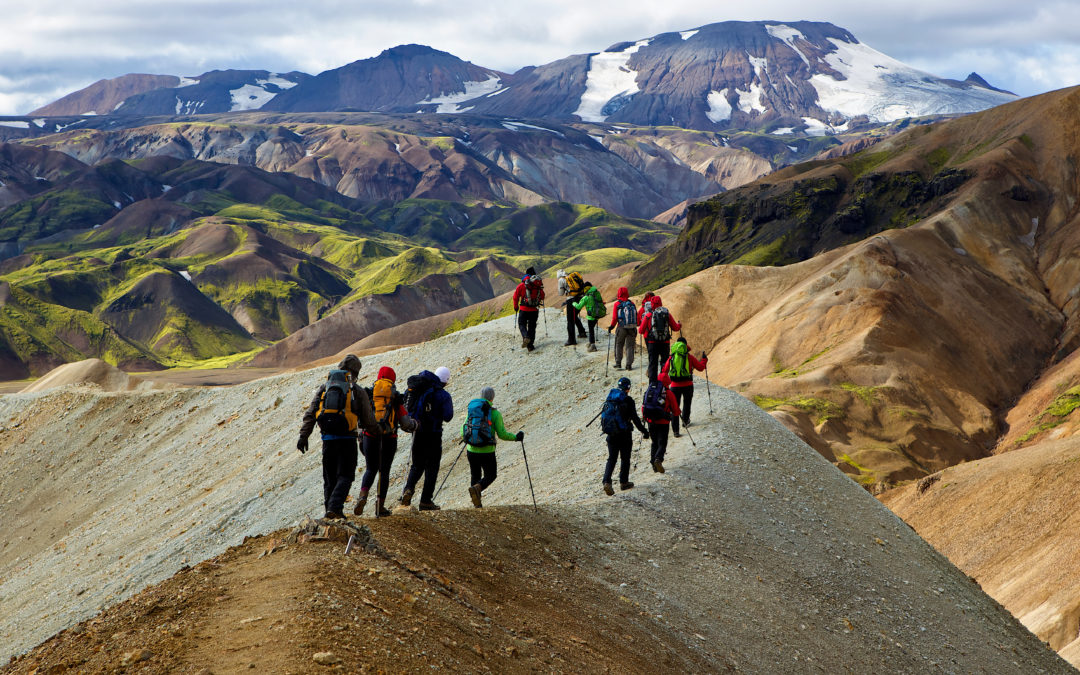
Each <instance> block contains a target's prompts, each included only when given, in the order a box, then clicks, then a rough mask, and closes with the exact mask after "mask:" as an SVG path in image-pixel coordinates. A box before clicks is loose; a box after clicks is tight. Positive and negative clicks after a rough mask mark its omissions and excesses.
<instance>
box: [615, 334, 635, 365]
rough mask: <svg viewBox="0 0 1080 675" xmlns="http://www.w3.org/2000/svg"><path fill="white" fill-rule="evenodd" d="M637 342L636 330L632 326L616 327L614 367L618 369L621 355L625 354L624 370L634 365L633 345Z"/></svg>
mask: <svg viewBox="0 0 1080 675" xmlns="http://www.w3.org/2000/svg"><path fill="white" fill-rule="evenodd" d="M635 342H637V328H635V327H634V326H618V327H616V328H615V367H616V368H620V367H621V365H620V364H622V360H623V353H624V352H625V353H626V369H627V370H630V368H632V367H633V365H634V343H635Z"/></svg>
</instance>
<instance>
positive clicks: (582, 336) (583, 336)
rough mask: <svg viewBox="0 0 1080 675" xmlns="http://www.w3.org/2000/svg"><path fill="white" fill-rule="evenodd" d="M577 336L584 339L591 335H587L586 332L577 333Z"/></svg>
mask: <svg viewBox="0 0 1080 675" xmlns="http://www.w3.org/2000/svg"><path fill="white" fill-rule="evenodd" d="M577 336H578V338H579V339H581V340H584V339H585V338H587V337H589V336H588V335H586V334H585V333H578V334H577Z"/></svg>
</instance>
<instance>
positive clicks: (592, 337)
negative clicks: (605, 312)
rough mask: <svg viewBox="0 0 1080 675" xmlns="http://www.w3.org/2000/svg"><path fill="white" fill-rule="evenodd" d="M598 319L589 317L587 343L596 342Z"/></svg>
mask: <svg viewBox="0 0 1080 675" xmlns="http://www.w3.org/2000/svg"><path fill="white" fill-rule="evenodd" d="M597 321H599V319H589V344H596V322H597Z"/></svg>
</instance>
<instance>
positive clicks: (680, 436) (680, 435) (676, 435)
mask: <svg viewBox="0 0 1080 675" xmlns="http://www.w3.org/2000/svg"><path fill="white" fill-rule="evenodd" d="M671 435H672V436H674V437H675V438H682V434H680V433H679V432H678V431H672V432H671Z"/></svg>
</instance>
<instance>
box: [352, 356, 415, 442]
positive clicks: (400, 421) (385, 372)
mask: <svg viewBox="0 0 1080 675" xmlns="http://www.w3.org/2000/svg"><path fill="white" fill-rule="evenodd" d="M376 379H379V380H390V381H391V382H396V381H397V373H395V372H394V369H393V368H391V367H390V366H383V367H382V368H379V377H378V378H376ZM395 394H397V395H396V396H395V397H394V428H393V429H391V430H390V433H388V434H382V436H383V438H397V431H398V429H401V430H403V431H407V432H408V433H410V434H411V433H412V432H414V431H416V420H414V419H413V418H411V417H409V413H408V411H407V410H405V405H404V404H403V400H404V397H403V396H402V395H401V393H400V392H398V391H397V390H395ZM372 412H374V409H372ZM364 435H365V436H378V435H379V433H378V432H375V433H373V432H371V431H368V430H366V429H365V430H364Z"/></svg>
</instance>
